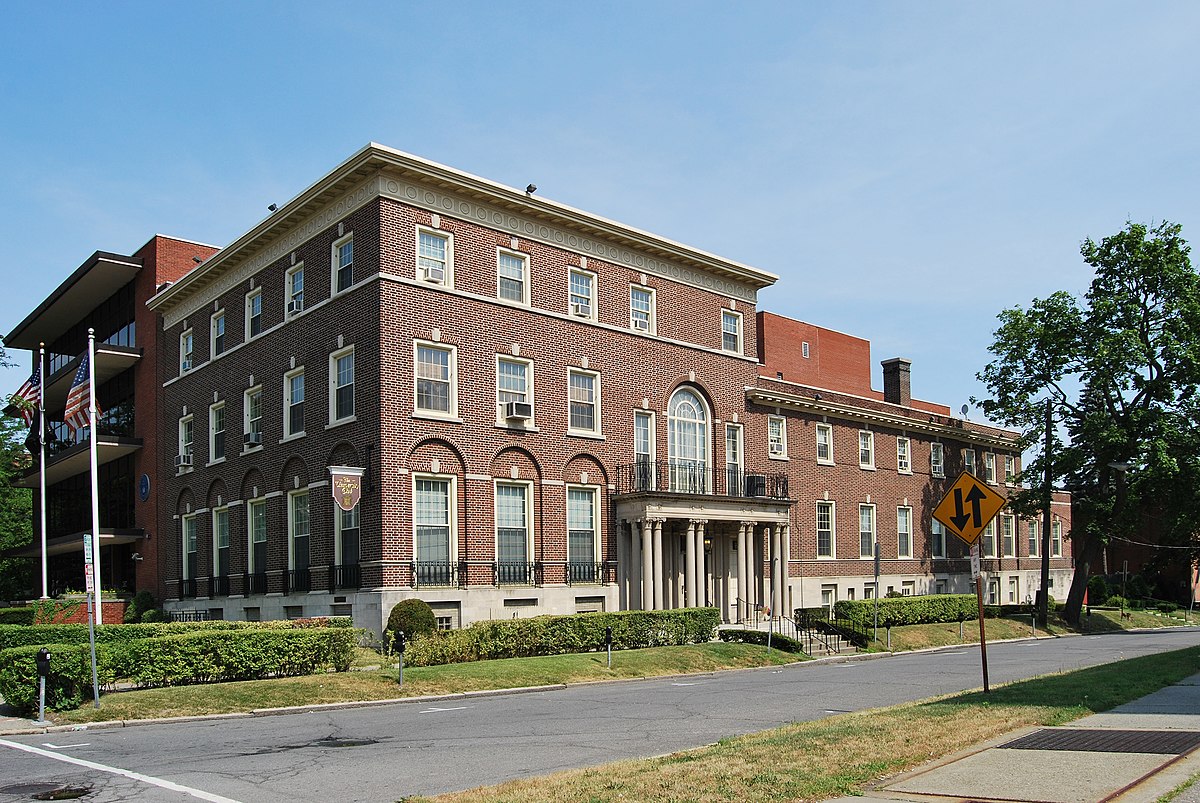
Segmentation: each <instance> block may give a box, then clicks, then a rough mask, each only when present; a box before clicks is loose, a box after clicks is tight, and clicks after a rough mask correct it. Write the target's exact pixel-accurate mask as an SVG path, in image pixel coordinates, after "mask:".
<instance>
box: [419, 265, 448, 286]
mask: <svg viewBox="0 0 1200 803" xmlns="http://www.w3.org/2000/svg"><path fill="white" fill-rule="evenodd" d="M421 278H422V279H424V280H425V281H427V282H435V283H436V284H441V283H442V282H444V281H446V269H445V268H443V267H441V266H440V265H422V266H421Z"/></svg>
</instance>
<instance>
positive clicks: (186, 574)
mask: <svg viewBox="0 0 1200 803" xmlns="http://www.w3.org/2000/svg"><path fill="white" fill-rule="evenodd" d="M198 525H199V515H198V514H196V513H192V514H190V515H187V516H183V517H181V519H180V525H179V542H180V543H179V546H180V548H181V550H180V551H182V552H183V565H182V566H181V567H180V572H179V574H180V578H181V579H183V580H195V579H196V578H195V576H194V575H193V574H192V572H191V571H189V570H188V554H189V553H191V554H194V555H196V559H197V561H198V560H199V556H200V534H199V532H198V530H197V528H198ZM189 529H190V530H191V532H190V533H189V532H188V530H189ZM189 542H190V545H191V547H192V548H191V549H188V546H189ZM199 568H200V567H199V566H197V567H196V569H197V570H198V569H199Z"/></svg>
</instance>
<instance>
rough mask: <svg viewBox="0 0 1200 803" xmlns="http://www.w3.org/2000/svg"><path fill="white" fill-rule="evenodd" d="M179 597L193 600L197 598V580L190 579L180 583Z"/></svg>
mask: <svg viewBox="0 0 1200 803" xmlns="http://www.w3.org/2000/svg"><path fill="white" fill-rule="evenodd" d="M179 596H181V597H192V598H194V597H195V596H196V578H194V577H189V578H186V579H183V580H180V581H179Z"/></svg>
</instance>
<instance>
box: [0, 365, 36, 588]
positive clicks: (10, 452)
mask: <svg viewBox="0 0 1200 803" xmlns="http://www.w3.org/2000/svg"><path fill="white" fill-rule="evenodd" d="M9 365H12V362H11V361H10V360H9V358H8V353H7V352H6V351H5V350H4V347H3V346H2V345H0V366H9ZM27 434H28V430H27V429H26V427H25V425H24V422H23V421H22V420H21V419H19V418H9V417H7V416H5V415H2V414H0V552H2V551H3V550H5V549H9V548H10V547H20V546H26V545H28V544H29V543H30V541H31V540H32V539H33V528H32V516H31V514H32V509H33V498H32V492H31V491H30V490H29V489H28V488H14V487H13V485H12V483H13V481H15V480H16V479H17V478H18V477H20V476H21V475H22V474H24V473H25V472H26V471H27V470H28V469H29V465H30V455H29V452H28V451H27V450H26V449H25V437H26V435H27ZM32 583H33V562H32V561H30V560H29V559H27V558H4V557H0V600H10V599H17V598H20V597H24V596H25V595H26V594H28V593H29V591H30V590H31V589H32Z"/></svg>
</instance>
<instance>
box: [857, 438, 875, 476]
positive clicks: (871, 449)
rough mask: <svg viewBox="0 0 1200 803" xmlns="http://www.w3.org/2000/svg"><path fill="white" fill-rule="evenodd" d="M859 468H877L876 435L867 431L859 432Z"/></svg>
mask: <svg viewBox="0 0 1200 803" xmlns="http://www.w3.org/2000/svg"><path fill="white" fill-rule="evenodd" d="M858 467H859V468H869V469H872V470H874V468H875V433H874V432H867V431H866V430H865V429H864V430H859V432H858Z"/></svg>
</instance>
